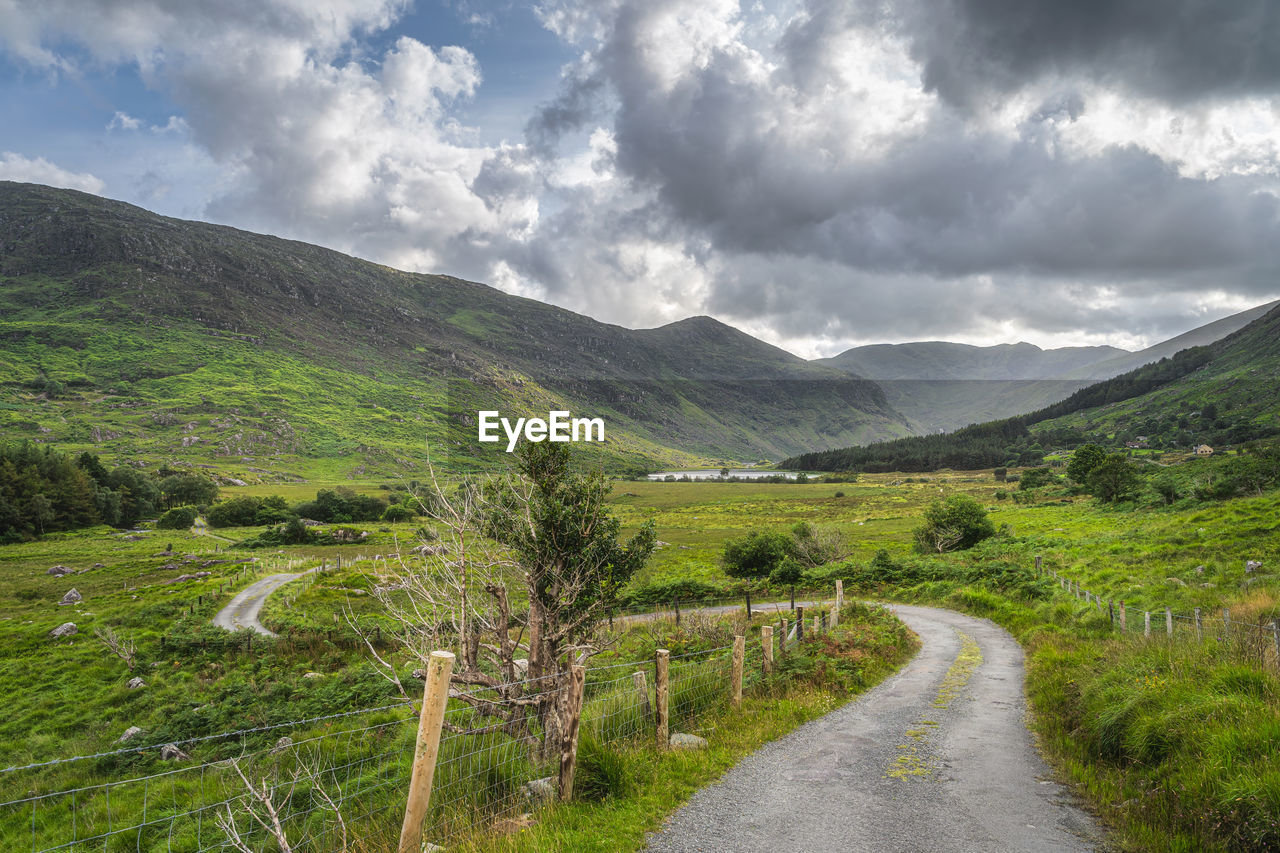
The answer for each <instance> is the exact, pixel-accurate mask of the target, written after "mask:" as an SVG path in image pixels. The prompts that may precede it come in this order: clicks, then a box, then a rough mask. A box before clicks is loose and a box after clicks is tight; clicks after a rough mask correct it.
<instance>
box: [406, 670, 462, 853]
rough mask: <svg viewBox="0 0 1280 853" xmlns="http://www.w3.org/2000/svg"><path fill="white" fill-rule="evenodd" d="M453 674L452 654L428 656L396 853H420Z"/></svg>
mask: <svg viewBox="0 0 1280 853" xmlns="http://www.w3.org/2000/svg"><path fill="white" fill-rule="evenodd" d="M452 674H453V653H452V652H432V653H431V660H430V661H429V662H428V664H427V683H426V686H425V687H424V688H423V698H422V713H421V714H420V715H419V717H418V743H417V746H416V747H414V751H413V775H412V776H411V777H410V778H409V801H408V803H406V804H405V809H404V823H403V824H401V826H400V847H399V848H398V850H399V853H420V851H421V850H422V819H423V818H424V817H426V816H427V804H428V803H430V801H431V780H432V777H434V776H435V772H436V756H437V755H438V754H439V752H440V729H441V726H442V725H443V724H444V711H445V706H446V705H448V704H449V676H450V675H452Z"/></svg>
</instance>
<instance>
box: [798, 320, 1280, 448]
mask: <svg viewBox="0 0 1280 853" xmlns="http://www.w3.org/2000/svg"><path fill="white" fill-rule="evenodd" d="M1276 305H1280V302H1272V303H1270V304H1268V305H1260V306H1258V307H1256V308H1251V309H1249V310H1248V311H1242V312H1240V313H1238V314H1234V315H1232V316H1230V317H1224V318H1223V319H1221V320H1217V321H1215V322H1212V323H1209V324H1207V325H1204V326H1201V327H1199V328H1196V329H1192V330H1191V331H1189V332H1186V333H1184V334H1181V335H1178V336H1177V337H1175V338H1171V339H1169V340H1167V341H1163V342H1161V343H1158V344H1156V345H1154V346H1151V347H1148V348H1147V349H1144V350H1141V351H1139V352H1128V351H1126V350H1122V349H1117V348H1115V347H1107V346H1099V347H1062V348H1059V349H1049V350H1043V349H1040V348H1039V347H1037V346H1034V345H1032V344H1028V343H1017V344H997V345H995V346H987V347H978V346H970V345H967V344H955V343H947V342H943V341H924V342H917V343H906V344H875V345H871V346H861V347H854V348H853V349H850V350H846V351H845V352H842V353H840V354H839V355H837V356H833V357H831V358H826V359H817V360H816V361H815V362H814V363H816V364H823V365H827V366H830V367H834V368H837V369H839V370H844V371H846V372H848V373H850V374H852V375H857V376H861V377H865V378H867V379H871V380H873V381H874V382H876V383H877V384H879V385H880V386H881V388H883V389H884V392H885V397H886V399H887V400H888V402H889V404H890V405H891V406H893V408H894V409H896V410H897V411H899V412H902V413H903V414H904V415H906V416H907V417H908V418H909V419H910V420H911V422H912V424H913V427H914V429H915V431H916V433H917V434H928V433H936V432H949V431H951V430H954V429H958V428H960V427H962V426H965V425H966V424H972V423H985V422H987V421H992V420H998V419H1001V418H1006V417H1010V416H1013V415H1019V414H1024V413H1027V412H1034V411H1038V410H1040V409H1042V408H1044V407H1046V406H1048V405H1050V404H1051V403H1054V402H1056V401H1058V400H1064V399H1066V398H1067V397H1069V396H1070V395H1071V394H1072V393H1074V392H1075V391H1077V390H1079V389H1081V388H1084V387H1086V386H1087V385H1089V384H1090V383H1091V382H1094V381H1097V380H1099V379H1107V378H1110V377H1113V376H1119V375H1121V374H1123V373H1127V372H1129V371H1131V370H1134V369H1135V368H1138V367H1141V366H1142V365H1145V364H1151V363H1153V362H1157V361H1159V360H1160V359H1162V358H1166V357H1168V356H1171V355H1173V354H1174V353H1176V352H1179V351H1181V350H1184V349H1187V348H1190V347H1194V346H1202V345H1205V344H1209V343H1212V342H1214V341H1217V340H1219V339H1221V338H1224V337H1226V336H1227V335H1229V334H1231V333H1232V332H1235V331H1237V330H1238V329H1241V328H1243V327H1244V326H1246V325H1248V324H1249V323H1251V322H1252V321H1254V320H1256V319H1258V318H1259V317H1261V316H1262V315H1264V314H1266V313H1267V311H1268V310H1270V309H1271V308H1273V307H1275V306H1276Z"/></svg>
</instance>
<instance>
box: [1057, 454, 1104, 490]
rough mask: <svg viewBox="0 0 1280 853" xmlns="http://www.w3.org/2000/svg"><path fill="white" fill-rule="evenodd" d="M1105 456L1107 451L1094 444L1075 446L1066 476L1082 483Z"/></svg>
mask: <svg viewBox="0 0 1280 853" xmlns="http://www.w3.org/2000/svg"><path fill="white" fill-rule="evenodd" d="M1106 458H1107V451H1105V450H1103V449H1102V448H1101V447H1099V446H1098V445H1096V444H1086V445H1084V446H1083V447H1078V448H1076V452H1075V453H1073V454H1071V462H1070V464H1068V465H1067V476H1068V477H1070V478H1071V480H1072V481H1073V482H1076V483H1080V484H1081V485H1083V484H1084V483H1085V482H1086V481H1087V480H1088V479H1089V472H1090V471H1092V470H1093V469H1094V468H1097V467H1098V466H1099V465H1101V464H1102V463H1103V462H1104V461H1105V460H1106Z"/></svg>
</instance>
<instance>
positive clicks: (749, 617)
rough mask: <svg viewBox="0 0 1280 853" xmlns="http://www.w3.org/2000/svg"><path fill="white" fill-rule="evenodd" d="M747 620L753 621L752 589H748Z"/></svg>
mask: <svg viewBox="0 0 1280 853" xmlns="http://www.w3.org/2000/svg"><path fill="white" fill-rule="evenodd" d="M747 621H748V622H750V621H751V590H747Z"/></svg>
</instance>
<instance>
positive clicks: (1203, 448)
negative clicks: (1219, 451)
mask: <svg viewBox="0 0 1280 853" xmlns="http://www.w3.org/2000/svg"><path fill="white" fill-rule="evenodd" d="M1212 455H1213V448H1212V447H1210V446H1209V445H1207V444H1202V445H1200V446H1199V447H1197V448H1196V456H1212Z"/></svg>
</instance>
